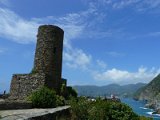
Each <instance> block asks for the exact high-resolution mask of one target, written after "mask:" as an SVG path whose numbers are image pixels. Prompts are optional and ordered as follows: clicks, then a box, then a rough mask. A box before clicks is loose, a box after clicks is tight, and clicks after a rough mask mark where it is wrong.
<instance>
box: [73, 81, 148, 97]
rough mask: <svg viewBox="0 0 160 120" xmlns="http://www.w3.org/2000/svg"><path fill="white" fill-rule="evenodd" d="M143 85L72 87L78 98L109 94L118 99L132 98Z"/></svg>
mask: <svg viewBox="0 0 160 120" xmlns="http://www.w3.org/2000/svg"><path fill="white" fill-rule="evenodd" d="M145 85H146V84H144V83H137V84H128V85H123V86H121V85H118V84H109V85H106V86H101V87H99V86H89V85H88V86H87V85H86V86H73V88H75V89H76V91H77V92H78V95H79V96H92V97H96V96H110V95H111V94H114V95H117V96H119V97H132V95H133V94H134V93H135V92H136V91H137V90H138V89H139V88H141V87H143V86H145Z"/></svg>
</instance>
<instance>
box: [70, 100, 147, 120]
mask: <svg viewBox="0 0 160 120" xmlns="http://www.w3.org/2000/svg"><path fill="white" fill-rule="evenodd" d="M70 104H71V110H72V119H75V120H150V118H145V117H139V116H138V115H137V114H135V113H134V112H133V110H132V109H131V108H130V107H129V106H128V105H126V104H123V103H120V102H114V101H105V100H100V99H97V100H96V101H89V100H87V99H86V98H79V99H73V100H71V103H70Z"/></svg>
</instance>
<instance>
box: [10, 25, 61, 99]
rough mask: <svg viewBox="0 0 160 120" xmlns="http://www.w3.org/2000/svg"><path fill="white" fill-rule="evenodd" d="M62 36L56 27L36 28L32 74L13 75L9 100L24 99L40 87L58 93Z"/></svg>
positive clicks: (59, 29)
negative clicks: (51, 89) (46, 87)
mask: <svg viewBox="0 0 160 120" xmlns="http://www.w3.org/2000/svg"><path fill="white" fill-rule="evenodd" d="M63 36H64V31H63V30H62V29H61V28H59V27H58V26H54V25H42V26H40V27H39V28H38V34H37V44H36V51H35V58H34V66H33V71H34V73H31V74H17V75H13V77H12V81H11V87H10V94H11V96H10V98H14V99H24V98H25V97H26V96H27V95H29V94H30V93H31V92H33V91H34V90H36V89H38V88H40V87H41V86H48V87H49V88H53V89H55V90H56V91H57V93H59V91H60V87H61V84H62V78H61V74H62V52H63ZM15 76H16V77H15ZM39 83H40V84H39ZM19 91H21V92H19ZM17 95H18V96H17Z"/></svg>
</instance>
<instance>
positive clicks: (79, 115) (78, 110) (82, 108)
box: [70, 97, 90, 120]
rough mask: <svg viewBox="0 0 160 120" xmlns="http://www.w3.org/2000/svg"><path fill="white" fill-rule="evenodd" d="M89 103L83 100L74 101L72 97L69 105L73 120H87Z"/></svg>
mask: <svg viewBox="0 0 160 120" xmlns="http://www.w3.org/2000/svg"><path fill="white" fill-rule="evenodd" d="M89 103H90V102H89V101H87V100H86V99H85V98H82V97H81V98H79V99H75V98H73V97H72V99H71V100H70V105H71V109H72V118H73V119H74V120H88V116H89V114H88V109H89V107H90V105H89Z"/></svg>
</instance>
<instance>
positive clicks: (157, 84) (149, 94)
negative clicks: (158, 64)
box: [134, 74, 160, 102]
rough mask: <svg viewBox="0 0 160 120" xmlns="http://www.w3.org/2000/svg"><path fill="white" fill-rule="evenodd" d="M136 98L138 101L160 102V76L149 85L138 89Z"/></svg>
mask: <svg viewBox="0 0 160 120" xmlns="http://www.w3.org/2000/svg"><path fill="white" fill-rule="evenodd" d="M134 97H135V98H136V99H138V100H148V101H151V102H153V101H155V100H156V101H160V74H159V75H158V76H157V77H155V78H154V79H153V80H152V81H151V82H150V83H149V84H147V85H146V86H144V87H142V88H140V89H138V90H137V92H136V93H135V95H134Z"/></svg>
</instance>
